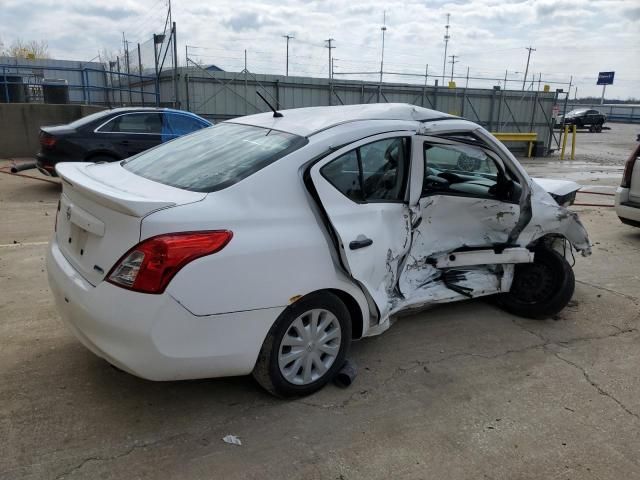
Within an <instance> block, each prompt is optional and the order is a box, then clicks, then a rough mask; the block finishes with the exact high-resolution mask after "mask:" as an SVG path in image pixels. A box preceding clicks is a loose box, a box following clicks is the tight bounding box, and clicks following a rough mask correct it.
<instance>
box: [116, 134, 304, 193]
mask: <svg viewBox="0 0 640 480" xmlns="http://www.w3.org/2000/svg"><path fill="white" fill-rule="evenodd" d="M306 143H307V140H306V138H304V137H300V136H298V135H293V134H290V133H285V132H280V131H277V130H270V129H267V128H261V127H254V126H250V125H239V124H234V123H221V124H218V125H216V126H214V127H210V128H205V129H202V130H199V131H197V132H195V133H192V134H190V135H186V136H184V137H181V138H178V139H176V140H173V141H171V142H168V143H166V144H163V145H160V146H158V147H156V148H154V149H152V150H148V151H146V152H143V153H141V154H139V155H137V156H135V157H132V158H131V159H129V160H126V161H124V162H123V163H122V165H123V167H124V168H126V169H127V170H129V171H130V172H133V173H135V174H137V175H140V176H141V177H144V178H148V179H149V180H153V181H156V182H160V183H163V184H165V185H170V186H172V187H177V188H182V189H184V190H191V191H194V192H214V191H216V190H221V189H223V188H226V187H228V186H230V185H233V184H234V183H237V182H239V181H240V180H242V179H243V178H246V177H248V176H249V175H251V174H253V173H255V172H257V171H258V170H260V169H262V168H264V167H266V166H267V165H269V164H271V163H273V162H275V161H276V160H278V159H279V158H282V157H284V156H285V155H288V154H289V153H291V152H293V151H294V150H297V149H298V148H300V147H302V146H303V145H305V144H306Z"/></svg>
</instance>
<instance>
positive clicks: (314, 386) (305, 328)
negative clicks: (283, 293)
mask: <svg viewBox="0 0 640 480" xmlns="http://www.w3.org/2000/svg"><path fill="white" fill-rule="evenodd" d="M350 345H351V316H350V315H349V311H348V310H347V308H346V307H345V305H344V304H343V303H342V301H341V300H340V299H339V298H338V297H336V296H335V295H333V294H332V293H329V292H318V293H312V294H310V295H307V296H306V297H304V298H302V299H300V300H298V301H297V302H296V303H294V304H293V305H290V306H289V307H288V308H287V309H286V310H285V311H284V312H282V314H281V315H280V316H279V317H278V319H277V320H276V322H275V324H274V325H273V327H271V330H270V331H269V333H268V335H267V338H266V339H265V341H264V343H263V345H262V349H261V350H260V355H259V356H258V361H257V362H256V366H255V368H254V370H253V376H254V378H255V379H256V380H257V381H258V383H259V384H260V385H261V386H262V387H264V388H265V389H266V390H267V391H268V392H270V393H272V394H274V395H277V396H281V397H291V396H303V395H309V394H311V393H313V392H315V391H317V390H319V389H321V388H322V387H324V386H325V385H326V384H327V383H328V382H329V381H331V380H332V379H333V377H334V376H335V375H336V373H337V372H338V370H339V369H340V368H341V367H342V365H343V364H344V361H345V358H346V355H347V352H348V350H349V346H350Z"/></svg>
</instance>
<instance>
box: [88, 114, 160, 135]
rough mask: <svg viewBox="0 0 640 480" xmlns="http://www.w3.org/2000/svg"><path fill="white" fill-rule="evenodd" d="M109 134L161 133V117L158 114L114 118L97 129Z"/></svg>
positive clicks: (127, 115) (128, 115)
mask: <svg viewBox="0 0 640 480" xmlns="http://www.w3.org/2000/svg"><path fill="white" fill-rule="evenodd" d="M98 131H99V132H109V133H146V134H156V135H159V134H160V133H162V116H161V114H159V113H127V114H125V115H120V116H118V117H115V118H114V119H113V120H111V121H110V122H108V123H106V124H105V125H103V126H102V127H100V128H99V129H98Z"/></svg>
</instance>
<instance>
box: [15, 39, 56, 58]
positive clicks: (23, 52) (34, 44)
mask: <svg viewBox="0 0 640 480" xmlns="http://www.w3.org/2000/svg"><path fill="white" fill-rule="evenodd" d="M4 53H5V54H6V55H8V56H9V57H16V58H27V59H31V60H34V59H36V58H49V45H48V44H47V42H46V41H44V40H40V41H38V40H30V41H24V40H22V39H20V38H17V39H16V40H14V41H13V43H11V45H10V46H9V48H7V49H6V51H5V52H4Z"/></svg>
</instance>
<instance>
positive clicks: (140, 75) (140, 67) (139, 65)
mask: <svg viewBox="0 0 640 480" xmlns="http://www.w3.org/2000/svg"><path fill="white" fill-rule="evenodd" d="M138 76H139V81H140V102H141V103H142V106H143V107H144V85H143V82H142V55H141V54H140V43H139V42H138Z"/></svg>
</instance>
